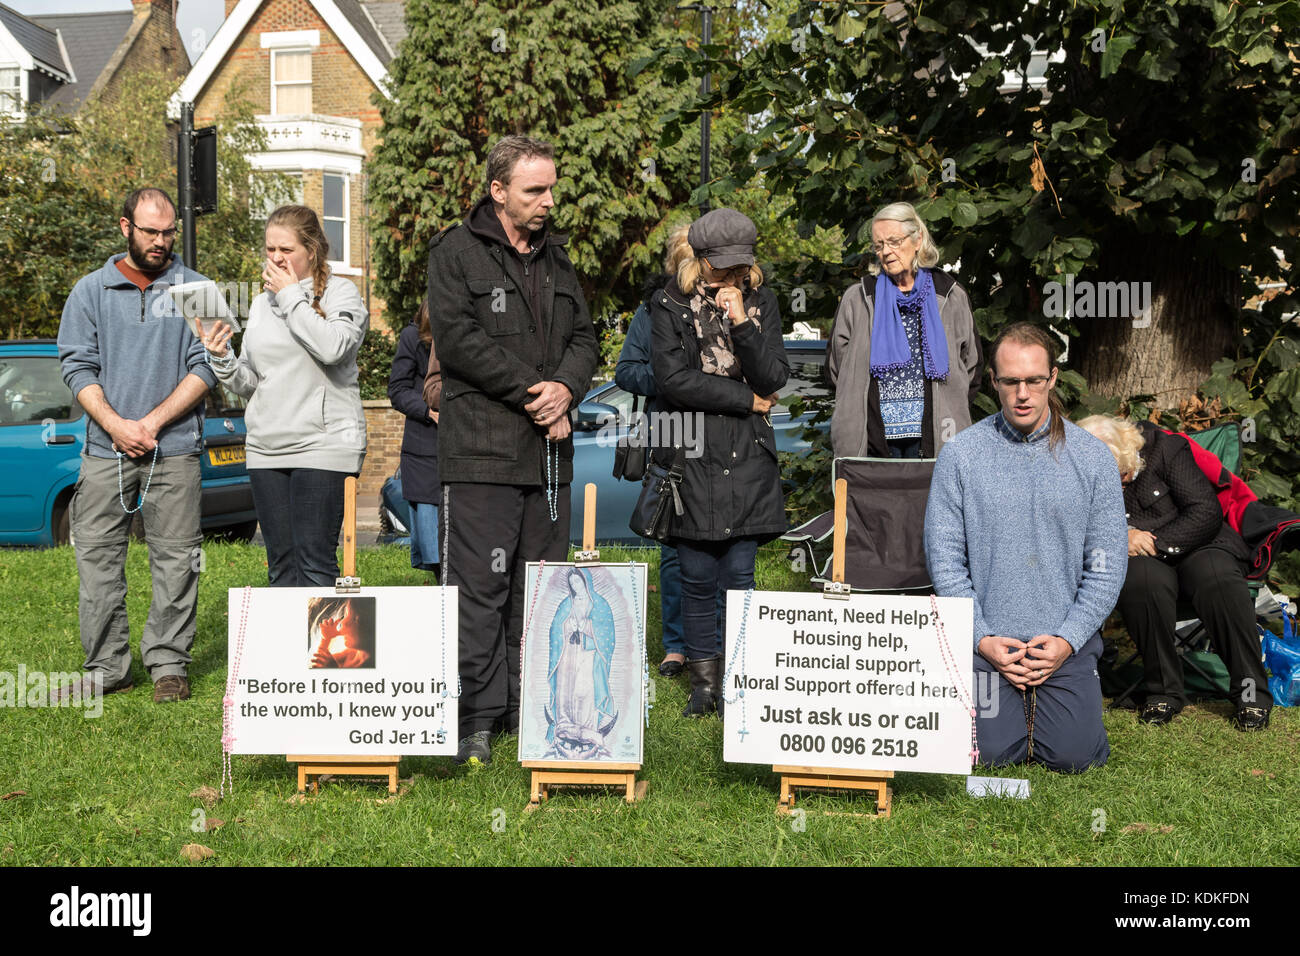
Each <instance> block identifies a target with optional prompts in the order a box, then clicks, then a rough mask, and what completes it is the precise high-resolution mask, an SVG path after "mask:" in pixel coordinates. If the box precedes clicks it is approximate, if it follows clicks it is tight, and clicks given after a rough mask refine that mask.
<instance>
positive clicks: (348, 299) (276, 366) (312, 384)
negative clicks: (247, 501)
mask: <svg viewBox="0 0 1300 956" xmlns="http://www.w3.org/2000/svg"><path fill="white" fill-rule="evenodd" d="M328 254H329V241H328V240H327V239H326V238H325V232H324V230H322V229H321V225H320V220H319V219H318V218H317V217H316V213H315V212H313V211H312V210H311V209H309V208H307V207H306V206H296V205H295V206H281V207H280V208H279V209H277V210H275V211H274V212H273V213H271V215H270V216H269V217H268V218H267V221H266V265H265V267H264V271H263V273H262V280H263V282H264V283H265V286H266V291H265V292H263V293H262V294H261V295H259V296H258V297H257V298H256V299H255V300H253V305H252V308H251V309H250V310H249V315H248V327H247V328H246V329H245V330H244V340H243V343H242V348H243V351H242V352H241V353H240V355H239V356H236V355H235V354H234V349H233V348H231V347H230V336H231V329H230V327H229V326H227V325H226V324H225V323H222V322H217V323H215V324H214V325H213V327H212V329H211V330H210V331H209V332H208V334H207V335H205V336H204V337H203V344H204V346H205V347H206V348H207V350H208V353H209V355H210V356H211V359H212V369H213V371H215V372H216V374H217V378H219V379H220V380H221V381H222V382H223V383H224V384H225V385H226V387H228V388H229V389H230V390H231V391H232V392H234V393H235V394H237V395H242V396H243V397H244V398H247V399H249V403H248V408H247V410H246V411H245V413H244V420H245V422H246V423H247V425H248V437H247V449H248V476H249V478H250V479H251V481H252V485H253V504H254V506H255V507H256V508H257V520H258V523H259V524H260V525H261V527H262V537H263V539H264V540H265V541H266V561H267V575H268V577H269V578H270V583H271V586H272V587H327V586H332V585H333V584H334V582H335V579H337V578H338V573H339V566H338V556H337V554H336V552H335V548H336V547H337V545H338V540H339V529H340V528H341V527H342V525H343V488H344V482H345V480H346V479H347V477H348V475H356V474H357V473H359V472H360V471H361V461H362V459H363V458H364V457H365V454H366V420H365V415H364V413H363V412H362V410H361V392H360V390H359V388H358V386H357V349H358V348H359V347H360V345H361V338H362V336H364V335H365V334H366V329H367V328H368V327H369V324H370V322H369V318H368V316H367V314H366V307H365V306H364V305H363V304H362V302H361V295H360V293H359V292H358V291H357V287H356V286H355V285H354V284H353V283H352V282H351V281H349V280H348V279H344V278H342V277H340V276H335V275H332V274H331V273H330V268H329V266H328V265H327V264H326V260H327V258H328Z"/></svg>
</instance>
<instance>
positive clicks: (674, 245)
mask: <svg viewBox="0 0 1300 956" xmlns="http://www.w3.org/2000/svg"><path fill="white" fill-rule="evenodd" d="M688 229H689V226H681V227H679V228H677V229H674V230H673V233H672V235H671V236H669V238H668V251H667V255H666V257H665V259H664V272H662V273H657V274H655V275H653V276H651V277H650V278H649V279H648V280H647V281H646V284H645V289H644V291H643V293H642V299H643V301H642V303H641V305H640V307H639V308H638V309H637V310H636V314H635V315H633V316H632V321H631V323H629V325H628V329H627V338H625V339H624V340H623V350H622V351H621V352H619V355H618V364H617V365H616V366H615V367H614V381H615V382H617V383H618V387H619V388H621V389H623V391H625V392H630V393H631V394H633V395H641V396H644V397H645V399H646V403H645V416H646V420H647V421H648V422H649V423H650V424H651V427H652V428H653V423H654V421H655V412H656V411H658V410H659V400H658V398H657V397H656V389H655V373H654V367H653V366H652V365H651V363H650V301H651V300H652V299H653V298H654V297H655V296H656V295H657V294H658V293H660V292H663V290H664V287H665V286H667V285H668V280H669V279H670V278H672V277H673V276H675V275H676V274H677V267H678V266H680V265H681V264H682V261H683V260H685V259H694V258H695V253H694V252H693V251H692V250H691V245H690V243H689V242H688V241H687V239H686V233H687V230H688ZM654 437H655V436H654V434H653V431H652V432H651V434H650V442H651V445H653V444H654ZM659 620H660V621H662V622H663V643H664V659H663V661H662V662H661V663H660V664H659V673H660V674H662V675H663V676H664V677H676V676H677V675H678V674H680V673H681V672H682V670H683V669H684V668H685V667H686V644H685V643H684V642H683V640H682V575H681V569H680V567H679V566H678V564H677V549H676V548H674V547H673V546H672V545H671V544H668V543H667V542H666V541H665V542H660V543H659ZM722 646H723V635H722V634H721V633H719V634H718V653H721V652H722Z"/></svg>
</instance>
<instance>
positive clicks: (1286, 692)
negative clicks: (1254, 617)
mask: <svg viewBox="0 0 1300 956" xmlns="http://www.w3.org/2000/svg"><path fill="white" fill-rule="evenodd" d="M1259 630H1260V633H1261V634H1262V636H1263V645H1264V663H1265V664H1266V665H1267V666H1268V670H1269V673H1270V674H1271V675H1272V676H1271V677H1269V679H1268V692H1269V694H1271V695H1272V697H1273V703H1275V704H1278V705H1279V706H1282V707H1297V706H1300V639H1298V638H1297V634H1296V626H1295V620H1294V619H1293V618H1292V617H1291V615H1289V614H1287V613H1286V611H1285V610H1283V612H1282V636H1281V637H1278V636H1277V635H1276V634H1274V633H1273V632H1272V631H1269V630H1266V629H1265V628H1263V627H1260V629H1259Z"/></svg>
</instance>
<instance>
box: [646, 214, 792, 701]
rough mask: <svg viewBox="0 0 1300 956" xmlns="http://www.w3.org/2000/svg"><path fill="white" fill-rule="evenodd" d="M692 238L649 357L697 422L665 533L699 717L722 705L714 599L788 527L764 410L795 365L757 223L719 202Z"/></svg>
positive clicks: (746, 583) (658, 315) (666, 391)
mask: <svg viewBox="0 0 1300 956" xmlns="http://www.w3.org/2000/svg"><path fill="white" fill-rule="evenodd" d="M685 238H686V241H687V242H688V243H689V245H690V247H691V252H690V254H689V255H686V256H684V257H683V260H682V262H681V264H680V266H679V267H678V269H677V274H676V275H675V276H674V277H672V279H671V280H670V281H669V283H668V285H667V287H666V288H664V290H663V291H662V292H660V293H657V294H656V295H654V296H653V297H652V298H651V300H650V322H651V342H652V348H651V363H652V365H653V366H654V377H655V386H656V389H657V393H658V395H659V398H660V409H661V411H663V412H667V413H669V416H670V420H675V421H678V422H681V423H682V424H683V425H685V422H686V421H687V420H688V419H689V420H690V421H691V423H692V428H691V429H689V430H688V429H687V428H685V427H683V428H681V430H680V432H679V434H678V435H677V436H676V438H677V441H676V442H674V444H676V445H677V446H679V447H680V451H679V452H677V456H678V458H679V460H680V461H681V464H682V468H683V476H682V485H681V498H682V503H683V505H684V509H685V513H684V514H682V515H676V514H674V515H673V516H672V518H671V521H670V524H669V534H670V540H671V543H672V544H673V545H674V546H675V547H676V548H677V556H678V561H679V563H680V567H681V579H682V631H683V635H682V636H683V639H684V641H685V644H686V666H687V669H688V670H689V672H690V678H691V698H690V703H689V704H688V705H687V707H686V710H685V711H684V712H683V715H684V716H688V717H701V716H704V715H706V714H711V713H714V712H715V711H717V712H719V713H720V712H721V710H722V698H723V688H722V672H723V667H722V664H723V660H722V655H721V654H719V651H718V645H717V633H718V597H719V595H720V594H725V593H726V592H727V591H728V590H745V589H747V588H750V587H753V585H754V560H755V557H756V554H757V551H758V546H759V544H761V543H763V542H765V541H769V540H771V539H772V538H775V537H777V536H778V535H780V534H781V533H782V532H784V531H785V530H786V521H785V498H784V496H783V494H782V491H781V472H780V468H779V466H778V464H777V457H776V436H775V434H774V433H773V431H772V423H771V421H770V420H769V419H768V416H767V413H768V410H769V409H771V407H772V405H773V403H774V402H775V401H776V393H777V391H778V390H779V389H780V388H781V387H782V386H783V385H785V383H786V379H787V378H788V377H789V375H790V365H789V362H788V360H787V359H786V354H785V345H784V344H783V342H782V340H781V313H780V310H779V309H778V307H777V302H776V296H775V295H773V293H772V291H771V290H770V289H768V288H766V287H764V286H763V273H762V272H761V271H760V270H759V269H758V267H757V266H756V265H755V264H754V243H755V241H756V239H757V231H756V230H755V228H754V224H753V223H752V222H751V221H750V220H749V219H748V217H746V216H744V215H743V214H741V213H739V212H736V211H735V210H734V209H715V210H713V211H712V212H709V213H706V214H705V215H704V216H702V217H700V218H699V219H697V220H696V221H695V222H694V223H693V224H692V225H691V227H690V229H689V230H688V232H687V234H686V237H685ZM666 438H667V436H665V435H663V434H662V431H661V434H660V436H659V443H657V444H659V445H660V447H656V448H655V449H654V451H653V455H654V459H655V460H656V461H660V462H664V460H665V459H667V458H671V457H673V455H674V452H673V449H671V448H664V447H662V444H661V443H663V442H664V441H665V439H666ZM688 438H690V443H689V444H687V441H686V440H687V439H688ZM664 463H666V464H667V463H669V462H664ZM723 633H724V634H725V633H726V627H725V613H724V615H723Z"/></svg>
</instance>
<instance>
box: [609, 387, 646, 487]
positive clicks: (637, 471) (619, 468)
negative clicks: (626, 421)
mask: <svg viewBox="0 0 1300 956" xmlns="http://www.w3.org/2000/svg"><path fill="white" fill-rule="evenodd" d="M639 401H641V396H640V395H634V396H633V397H632V424H631V425H630V426H629V427H628V430H627V433H626V434H624V435H623V436H622V437H620V438H619V440H618V445H617V446H616V447H615V448H614V477H615V478H620V479H622V480H624V481H640V480H641V479H642V478H643V477H645V466H646V457H647V449H648V448H649V445H650V436H649V435H647V434H646V432H647V429H648V428H649V422H647V421H646V416H644V415H638V414H637V402H639ZM646 404H647V405H649V402H646Z"/></svg>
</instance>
